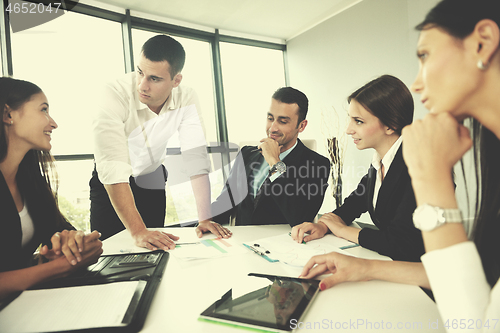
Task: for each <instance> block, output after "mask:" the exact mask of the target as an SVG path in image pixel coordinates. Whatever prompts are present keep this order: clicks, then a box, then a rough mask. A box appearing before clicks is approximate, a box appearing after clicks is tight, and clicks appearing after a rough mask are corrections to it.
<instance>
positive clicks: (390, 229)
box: [333, 146, 425, 262]
mask: <svg viewBox="0 0 500 333" xmlns="http://www.w3.org/2000/svg"><path fill="white" fill-rule="evenodd" d="M402 148H403V147H402V146H401V147H400V148H399V150H398V151H397V153H396V156H395V157H394V160H393V161H392V164H391V166H390V168H389V171H388V172H387V175H386V176H385V178H384V181H383V182H382V186H381V187H380V191H379V194H378V199H377V204H376V207H373V191H374V186H375V180H376V170H375V168H373V166H370V169H369V170H368V174H366V175H365V176H364V177H363V178H362V179H361V182H360V183H359V184H358V188H357V189H356V191H354V192H352V193H351V194H350V195H349V197H347V198H346V199H345V201H344V204H343V205H342V206H341V207H339V208H337V209H336V210H334V211H333V213H335V214H337V215H338V216H340V217H341V218H342V220H344V222H346V223H347V224H351V223H352V221H353V220H354V219H355V218H358V217H359V216H360V215H361V214H362V213H364V212H366V211H368V212H369V213H370V217H371V218H372V221H373V223H374V224H375V225H376V226H377V227H378V228H379V230H373V229H369V228H363V229H362V230H361V231H360V233H359V244H360V245H361V246H363V247H366V248H367V249H370V250H374V251H377V252H378V253H380V254H382V255H386V256H389V257H391V258H392V259H394V260H404V261H415V262H417V261H420V256H422V255H423V254H424V253H425V250H424V244H423V241H422V234H421V232H420V230H418V229H416V228H415V227H414V225H413V218H412V214H413V211H414V210H415V207H416V202H415V196H414V194H413V188H412V186H411V179H410V175H409V174H408V169H407V167H406V164H405V162H404V160H403V150H402Z"/></svg>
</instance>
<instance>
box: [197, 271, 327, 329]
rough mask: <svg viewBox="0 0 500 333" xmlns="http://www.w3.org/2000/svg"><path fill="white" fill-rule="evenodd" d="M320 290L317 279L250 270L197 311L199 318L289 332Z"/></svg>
mask: <svg viewBox="0 0 500 333" xmlns="http://www.w3.org/2000/svg"><path fill="white" fill-rule="evenodd" d="M318 290H319V281H318V280H306V279H299V278H293V277H285V276H276V275H266V274H256V273H250V274H248V277H246V278H245V279H244V280H243V281H239V282H238V283H237V284H236V285H235V287H233V288H232V289H230V290H229V291H228V292H226V293H225V294H224V295H223V296H222V297H221V299H219V300H218V301H216V302H215V303H214V304H212V305H211V306H210V307H209V308H207V309H206V310H205V311H203V312H202V313H201V315H200V319H201V320H207V321H213V322H219V323H227V324H231V325H236V326H243V327H250V328H256V329H260V330H266V329H267V330H269V331H272V332H290V331H292V327H293V325H291V323H294V322H295V323H296V322H299V321H301V319H302V317H303V316H304V314H305V313H306V311H307V309H308V307H309V305H310V304H311V302H312V301H313V299H314V297H315V296H316V295H317V293H318Z"/></svg>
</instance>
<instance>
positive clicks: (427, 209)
mask: <svg viewBox="0 0 500 333" xmlns="http://www.w3.org/2000/svg"><path fill="white" fill-rule="evenodd" d="M445 223H462V213H461V212H460V209H457V208H454V209H443V208H439V207H434V206H431V205H429V204H423V205H421V206H418V207H417V209H415V211H414V212H413V224H414V225H415V228H417V229H420V230H422V231H431V230H434V229H436V228H438V227H440V226H442V225H443V224H445Z"/></svg>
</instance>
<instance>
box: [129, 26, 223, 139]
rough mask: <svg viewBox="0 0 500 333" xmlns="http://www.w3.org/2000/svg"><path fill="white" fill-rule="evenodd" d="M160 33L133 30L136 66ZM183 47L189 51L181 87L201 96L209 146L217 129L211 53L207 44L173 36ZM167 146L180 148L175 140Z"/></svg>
mask: <svg viewBox="0 0 500 333" xmlns="http://www.w3.org/2000/svg"><path fill="white" fill-rule="evenodd" d="M156 35H158V33H154V32H149V31H144V30H139V29H132V43H133V48H134V64H135V66H137V63H138V61H139V57H140V54H141V48H142V45H143V44H144V43H145V42H146V41H147V40H148V39H149V38H151V37H153V36H156ZM173 38H174V39H175V40H177V41H178V42H179V43H181V44H182V46H183V47H184V50H185V51H186V63H185V64H184V69H183V70H182V82H181V85H186V86H189V87H191V88H193V89H194V90H195V91H196V93H197V94H198V98H199V100H200V106H201V115H202V117H203V122H204V124H205V135H206V138H207V143H209V144H210V143H211V142H217V130H216V125H215V102H214V87H213V80H212V77H213V72H212V62H211V57H212V53H211V51H210V44H209V43H208V42H203V41H198V40H194V39H188V38H182V37H176V36H173ZM168 147H179V142H178V140H177V139H176V138H172V139H170V140H169V142H168Z"/></svg>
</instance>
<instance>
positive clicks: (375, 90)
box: [347, 75, 413, 135]
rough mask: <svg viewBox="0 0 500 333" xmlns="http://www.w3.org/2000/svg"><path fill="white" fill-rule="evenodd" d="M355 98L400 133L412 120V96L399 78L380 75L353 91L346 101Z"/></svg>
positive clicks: (386, 124) (349, 101)
mask: <svg viewBox="0 0 500 333" xmlns="http://www.w3.org/2000/svg"><path fill="white" fill-rule="evenodd" d="M352 100H355V101H356V102H358V103H359V104H361V105H362V106H363V107H364V108H365V109H366V110H368V111H369V112H370V113H371V114H373V115H374V116H375V117H377V118H378V119H379V120H380V121H381V122H382V123H383V124H384V125H385V126H388V127H389V128H390V129H392V130H393V131H394V132H396V133H397V134H399V135H401V131H402V130H403V127H405V126H406V125H409V124H411V123H412V121H413V98H412V96H411V93H410V90H408V88H407V87H406V85H405V84H404V83H403V82H401V80H400V79H398V78H396V77H394V76H391V75H382V76H380V77H378V78H376V79H375V80H372V81H370V82H368V83H367V84H365V85H364V86H362V87H361V88H359V89H358V90H356V91H355V92H353V93H352V94H351V95H350V96H349V97H348V98H347V102H348V103H351V101H352Z"/></svg>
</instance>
